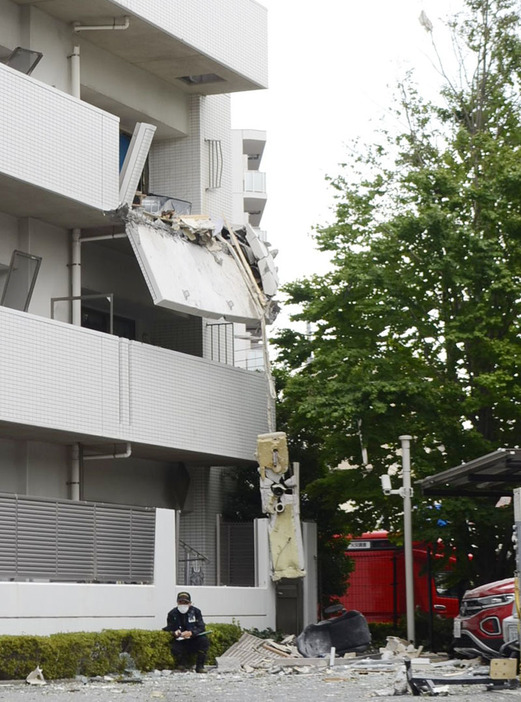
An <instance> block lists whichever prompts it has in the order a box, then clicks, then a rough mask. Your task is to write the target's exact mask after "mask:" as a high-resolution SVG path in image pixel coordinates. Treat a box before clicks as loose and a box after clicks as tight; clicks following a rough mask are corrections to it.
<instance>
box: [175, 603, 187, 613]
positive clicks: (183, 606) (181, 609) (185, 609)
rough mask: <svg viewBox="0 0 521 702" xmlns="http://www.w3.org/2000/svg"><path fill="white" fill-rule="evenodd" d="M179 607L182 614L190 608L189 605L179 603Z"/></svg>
mask: <svg viewBox="0 0 521 702" xmlns="http://www.w3.org/2000/svg"><path fill="white" fill-rule="evenodd" d="M177 609H178V610H179V611H180V612H181V614H186V613H187V612H188V609H189V605H181V604H180V605H177Z"/></svg>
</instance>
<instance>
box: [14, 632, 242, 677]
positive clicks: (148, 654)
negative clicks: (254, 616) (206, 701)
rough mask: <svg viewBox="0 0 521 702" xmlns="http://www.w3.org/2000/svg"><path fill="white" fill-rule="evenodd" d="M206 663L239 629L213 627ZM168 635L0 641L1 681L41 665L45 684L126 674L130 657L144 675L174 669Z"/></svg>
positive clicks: (235, 637) (105, 634)
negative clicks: (80, 677) (70, 679)
mask: <svg viewBox="0 0 521 702" xmlns="http://www.w3.org/2000/svg"><path fill="white" fill-rule="evenodd" d="M208 629H209V631H211V633H209V634H208V637H209V641H210V649H209V651H208V663H209V664H213V663H215V658H216V657H217V656H221V655H222V654H223V653H224V652H225V651H226V650H227V649H228V648H229V647H230V646H231V645H232V644H234V643H235V642H236V641H238V640H239V639H240V637H241V635H242V629H241V628H240V626H238V625H237V624H209V625H208ZM170 639H171V636H170V634H169V633H167V632H165V631H147V630H141V629H131V630H105V631H101V632H75V633H64V634H51V635H50V636H0V680H23V679H25V678H26V677H27V676H28V675H29V673H30V672H31V671H32V670H34V669H35V668H36V666H37V665H39V666H40V667H41V668H42V670H43V674H44V676H45V678H46V679H48V680H59V679H64V678H74V677H75V676H76V675H85V676H87V677H95V676H101V675H117V674H123V673H124V671H125V668H126V667H127V666H128V657H126V656H124V655H121V654H128V656H130V658H131V659H132V661H133V662H134V664H135V666H136V668H137V669H138V670H139V671H141V672H143V673H145V672H149V671H151V670H155V669H159V670H161V669H167V668H172V667H174V664H175V661H174V659H173V658H172V654H171V653H170V645H169V644H170Z"/></svg>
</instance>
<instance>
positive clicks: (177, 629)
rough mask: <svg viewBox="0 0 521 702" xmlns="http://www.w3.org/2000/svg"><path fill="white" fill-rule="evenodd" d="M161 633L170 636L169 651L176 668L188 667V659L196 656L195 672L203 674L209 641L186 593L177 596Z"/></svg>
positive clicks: (198, 612) (198, 614) (198, 611)
mask: <svg viewBox="0 0 521 702" xmlns="http://www.w3.org/2000/svg"><path fill="white" fill-rule="evenodd" d="M163 631H169V632H170V633H171V634H172V637H173V638H172V642H171V644H170V650H171V651H172V655H173V657H174V658H175V660H176V663H177V667H178V668H184V669H186V668H187V667H188V661H189V657H190V656H191V655H192V654H194V653H195V654H196V656H197V657H196V662H195V672H196V673H204V672H205V670H204V664H205V661H206V652H207V651H208V647H209V645H210V644H209V641H208V638H207V637H206V635H205V634H206V627H205V624H204V621H203V615H202V614H201V610H200V609H197V607H194V606H193V604H192V598H191V597H190V593H188V592H180V593H179V594H178V595H177V607H174V609H171V610H170V612H168V615H167V618H166V626H165V627H164V628H163Z"/></svg>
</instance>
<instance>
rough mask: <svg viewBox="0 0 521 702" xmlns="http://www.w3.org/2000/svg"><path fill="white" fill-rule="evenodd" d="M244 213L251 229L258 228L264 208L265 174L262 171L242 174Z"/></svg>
mask: <svg viewBox="0 0 521 702" xmlns="http://www.w3.org/2000/svg"><path fill="white" fill-rule="evenodd" d="M243 197H244V211H245V212H247V213H248V215H249V221H250V224H251V226H252V227H258V226H259V225H260V221H261V219H262V215H263V213H264V208H265V207H266V201H267V195H266V174H265V173H263V172H262V171H246V172H245V173H244V196H243Z"/></svg>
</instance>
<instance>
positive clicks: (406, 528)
mask: <svg viewBox="0 0 521 702" xmlns="http://www.w3.org/2000/svg"><path fill="white" fill-rule="evenodd" d="M398 438H399V439H400V441H401V442H402V480H403V484H402V485H403V486H402V492H403V494H402V497H403V546H404V553H405V600H406V613H407V639H408V641H410V642H411V643H412V644H413V645H414V643H415V638H416V636H415V631H414V573H413V560H412V500H411V498H412V488H411V450H410V447H411V443H410V442H411V439H412V436H409V435H408V434H404V435H403V436H400V437H398Z"/></svg>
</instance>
